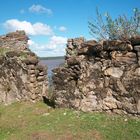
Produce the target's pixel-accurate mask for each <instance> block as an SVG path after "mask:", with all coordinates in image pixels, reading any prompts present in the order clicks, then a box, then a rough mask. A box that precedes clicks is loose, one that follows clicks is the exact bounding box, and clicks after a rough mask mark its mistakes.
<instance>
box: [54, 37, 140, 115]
mask: <svg viewBox="0 0 140 140" xmlns="http://www.w3.org/2000/svg"><path fill="white" fill-rule="evenodd" d="M66 52H67V53H66V59H65V64H64V66H62V67H59V68H56V69H54V70H53V73H54V75H53V84H54V94H53V98H54V100H55V103H56V106H58V107H68V108H74V109H77V110H82V111H84V112H92V111H97V112H103V111H104V112H113V113H118V114H132V115H140V36H136V37H133V38H131V39H128V40H126V41H122V40H112V41H109V40H106V41H100V42H97V41H95V40H90V41H85V39H84V38H75V39H69V40H68V42H67V48H66Z"/></svg>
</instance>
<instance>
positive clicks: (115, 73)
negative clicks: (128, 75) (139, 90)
mask: <svg viewBox="0 0 140 140" xmlns="http://www.w3.org/2000/svg"><path fill="white" fill-rule="evenodd" d="M104 74H105V75H108V76H112V77H115V78H120V77H121V76H122V75H123V71H122V70H121V69H120V68H118V67H110V68H108V69H106V70H105V71H104Z"/></svg>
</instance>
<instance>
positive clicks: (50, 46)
mask: <svg viewBox="0 0 140 140" xmlns="http://www.w3.org/2000/svg"><path fill="white" fill-rule="evenodd" d="M96 8H98V9H99V11H100V12H101V13H102V15H104V14H105V13H106V12H109V13H110V15H111V16H112V17H113V18H116V17H118V15H122V14H125V15H127V16H128V17H130V16H131V15H132V14H133V9H134V8H140V0H0V35H3V34H6V33H8V32H12V31H16V30H25V32H26V34H27V35H28V36H29V38H30V40H29V41H28V44H29V48H30V49H31V50H32V51H33V52H35V53H36V54H37V55H38V56H40V57H51V56H64V55H65V48H66V43H67V39H68V38H75V37H85V38H86V39H87V40H88V39H92V36H90V34H89V29H88V21H89V20H91V19H95V18H96Z"/></svg>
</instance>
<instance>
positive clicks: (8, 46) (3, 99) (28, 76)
mask: <svg viewBox="0 0 140 140" xmlns="http://www.w3.org/2000/svg"><path fill="white" fill-rule="evenodd" d="M46 71H47V70H46V68H45V67H44V66H42V65H40V64H39V59H38V57H37V56H36V55H35V54H34V53H33V52H31V51H30V50H29V48H28V37H27V36H26V34H25V32H24V31H16V32H13V33H9V34H7V35H4V36H0V103H4V104H10V103H12V102H15V101H20V100H29V101H36V100H40V99H42V97H43V96H46V94H47V88H48V81H47V72H46Z"/></svg>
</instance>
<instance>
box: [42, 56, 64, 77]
mask: <svg viewBox="0 0 140 140" xmlns="http://www.w3.org/2000/svg"><path fill="white" fill-rule="evenodd" d="M40 63H41V64H43V65H45V66H47V67H48V77H51V76H52V69H54V68H57V67H58V66H59V65H61V64H63V63H64V59H63V58H61V59H50V60H40Z"/></svg>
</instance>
